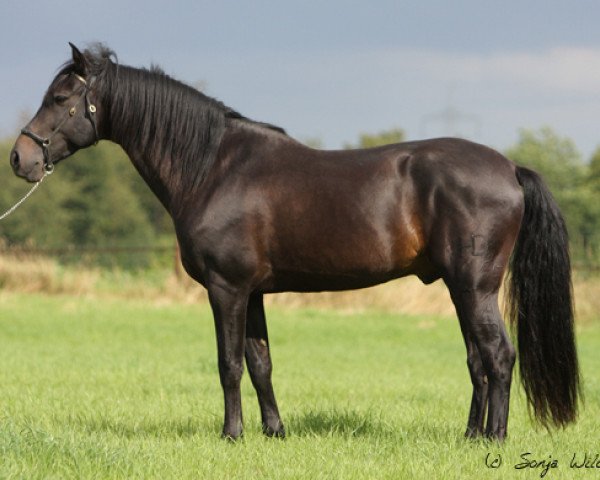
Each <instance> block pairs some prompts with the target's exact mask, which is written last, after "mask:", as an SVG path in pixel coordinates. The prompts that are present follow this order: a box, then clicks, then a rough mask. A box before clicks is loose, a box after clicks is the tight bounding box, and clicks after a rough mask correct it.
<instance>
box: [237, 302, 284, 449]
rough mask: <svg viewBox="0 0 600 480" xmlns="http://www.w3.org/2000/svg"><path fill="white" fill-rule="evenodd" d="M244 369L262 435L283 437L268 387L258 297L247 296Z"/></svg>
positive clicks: (268, 357) (262, 314)
mask: <svg viewBox="0 0 600 480" xmlns="http://www.w3.org/2000/svg"><path fill="white" fill-rule="evenodd" d="M246 365H247V366H248V373H249V374H250V378H251V379H252V384H253V385H254V388H255V389H256V394H257V396H258V403H259V405H260V413H261V417H262V428H263V432H264V433H265V435H268V436H275V437H281V438H283V437H285V430H284V428H283V423H282V422H281V418H280V417H279V410H278V408H277V402H276V401H275V394H274V392H273V384H272V383H271V372H272V369H273V367H272V364H271V355H270V353H269V338H268V335H267V323H266V318H265V310H264V306H263V297H262V295H259V294H255V295H251V296H250V300H249V303H248V315H247V320H246Z"/></svg>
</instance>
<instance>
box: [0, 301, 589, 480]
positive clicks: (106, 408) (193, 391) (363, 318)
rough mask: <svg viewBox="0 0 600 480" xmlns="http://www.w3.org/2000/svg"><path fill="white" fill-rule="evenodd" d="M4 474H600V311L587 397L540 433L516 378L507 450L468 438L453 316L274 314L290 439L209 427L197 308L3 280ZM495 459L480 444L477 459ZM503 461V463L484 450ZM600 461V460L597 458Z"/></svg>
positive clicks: (582, 343)
mask: <svg viewBox="0 0 600 480" xmlns="http://www.w3.org/2000/svg"><path fill="white" fill-rule="evenodd" d="M0 311H1V312H2V315H1V317H0V345H1V348H0V365H1V368H0V393H1V395H0V478H23V479H37V478H39V479H42V478H43V479H63V478H85V479H88V478H97V479H105V478H143V479H146V478H156V479H170V478H174V479H188V478H189V479H205V478H215V479H227V478H232V479H233V478H235V479H238V478H257V479H263V478H277V479H287V478H306V479H315V478H340V479H353V478H365V479H371V478H390V479H392V478H393V479H411V480H412V479H420V478H423V479H438V478H444V479H454V478H456V479H459V478H460V479H465V478H477V479H481V478H484V479H487V478H523V479H526V478H540V477H541V475H542V474H543V473H544V469H543V466H542V467H536V468H525V469H515V465H517V464H521V463H523V462H524V461H523V459H522V458H521V455H522V454H525V453H527V452H531V455H530V456H526V458H528V459H529V460H537V461H538V462H539V461H541V460H544V461H548V460H557V461H558V467H557V468H553V469H550V470H549V471H548V472H547V473H546V475H545V477H544V478H596V477H598V476H599V475H600V468H595V469H592V468H587V469H573V468H570V466H569V463H570V461H571V459H572V456H573V455H574V454H576V455H577V458H576V460H582V459H583V456H584V455H585V454H586V453H587V454H588V457H589V455H591V456H592V457H594V456H595V455H596V453H600V441H599V439H600V438H599V435H598V424H599V423H600V420H599V418H600V353H599V350H600V349H599V346H600V322H593V321H588V322H586V323H585V324H583V326H581V327H580V329H579V332H578V341H579V348H580V357H581V364H582V368H583V374H584V378H585V393H586V404H585V407H584V409H583V410H582V414H581V418H580V421H579V422H578V423H577V424H576V425H575V426H572V427H569V428H568V429H566V430H564V431H559V432H555V433H554V434H552V435H550V434H548V433H547V432H545V431H543V430H536V429H535V428H534V426H533V425H532V424H531V422H530V420H529V418H528V415H527V410H526V406H525V403H524V400H523V395H522V393H521V391H520V390H521V389H520V388H518V387H517V388H514V389H513V392H514V395H513V398H512V402H511V409H512V410H511V418H510V423H509V440H508V441H507V442H506V443H505V444H504V445H503V446H498V445H496V444H489V443H484V442H475V443H474V442H468V441H465V440H463V438H462V433H463V431H464V428H465V425H466V417H467V410H468V404H469V401H470V384H469V379H468V374H467V369H466V364H465V360H466V359H465V353H464V347H463V344H462V339H461V337H460V333H459V328H458V325H457V322H456V320H455V319H454V318H452V317H446V316H444V317H437V316H400V315H395V314H390V313H378V312H377V311H368V310H367V311H366V312H359V313H339V312H333V311H326V310H311V309H306V308H304V309H290V308H281V307H277V306H272V307H271V308H269V309H268V312H267V314H268V317H269V327H270V335H271V343H272V349H273V351H272V355H273V361H274V365H275V371H274V385H275V390H276V394H277V396H278V401H279V404H280V409H281V412H282V415H283V418H284V422H285V423H286V428H287V431H288V438H287V439H286V440H284V441H280V440H274V439H267V438H264V437H263V436H262V434H261V433H260V420H259V412H258V405H257V401H256V396H255V394H254V391H253V389H252V386H251V384H250V381H249V379H248V376H247V375H245V376H244V380H243V386H242V395H243V401H244V414H245V415H244V417H245V425H246V431H245V437H244V439H243V440H242V441H240V442H237V443H235V444H231V443H228V442H225V441H223V440H221V439H220V438H219V434H220V428H221V420H222V418H221V416H222V396H221V389H220V385H219V380H218V375H217V369H216V345H215V339H214V333H213V326H212V318H211V316H210V312H209V310H208V309H207V307H205V306H202V305H200V306H198V305H177V304H159V303H157V302H151V301H142V300H125V299H118V298H113V299H102V300H101V301H100V300H98V299H94V298H87V299H86V298H77V297H72V296H61V295H55V296H43V295H40V294H26V295H25V294H16V293H7V292H4V293H0ZM488 454H490V456H489V457H488ZM498 455H500V456H501V457H502V465H501V466H500V467H499V468H497V469H493V468H488V467H487V466H486V458H487V460H488V463H492V461H493V460H495V459H497V458H498ZM598 466H599V467H600V465H598Z"/></svg>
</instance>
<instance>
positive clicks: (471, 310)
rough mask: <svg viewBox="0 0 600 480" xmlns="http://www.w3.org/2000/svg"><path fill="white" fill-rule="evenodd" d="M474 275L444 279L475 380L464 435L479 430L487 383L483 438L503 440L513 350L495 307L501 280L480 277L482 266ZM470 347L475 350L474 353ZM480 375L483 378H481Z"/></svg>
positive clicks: (483, 412) (506, 419) (513, 355)
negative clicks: (486, 407)
mask: <svg viewBox="0 0 600 480" xmlns="http://www.w3.org/2000/svg"><path fill="white" fill-rule="evenodd" d="M481 261H482V262H483V260H481ZM475 263H479V262H475ZM479 267H481V268H479ZM473 272H477V274H476V275H475V276H473V275H468V274H467V275H464V276H463V275H461V277H462V278H460V279H459V278H457V279H447V280H446V283H447V284H448V288H449V289H450V294H451V296H452V300H453V301H454V304H455V306H456V310H457V313H458V315H459V317H460V322H461V326H462V329H463V333H464V334H465V340H466V343H467V351H468V354H469V359H468V362H469V368H470V372H471V378H472V380H474V381H473V388H474V392H473V402H472V404H471V415H470V416H469V424H468V427H467V434H469V433H470V434H471V435H473V434H475V435H476V434H478V433H479V432H480V430H481V423H482V421H483V416H484V414H485V403H484V400H485V398H484V396H485V386H486V385H485V381H486V380H487V394H488V412H487V426H486V429H485V435H486V436H488V437H490V438H497V439H498V440H503V439H504V438H505V437H506V428H507V422H508V407H509V399H510V384H511V379H512V369H513V366H514V363H515V349H514V347H513V346H512V344H511V342H510V340H509V338H508V335H507V333H506V329H505V328H504V322H503V320H502V317H501V315H500V310H499V308H498V289H499V283H500V278H493V277H492V278H488V279H485V278H482V275H483V276H484V277H485V266H483V265H480V266H478V267H477V268H475V269H474V270H473ZM469 346H471V350H469ZM473 346H474V347H476V350H473ZM475 351H476V352H477V353H478V354H476V353H475ZM480 365H481V367H482V368H480ZM482 370H483V372H482ZM482 373H484V374H485V376H482Z"/></svg>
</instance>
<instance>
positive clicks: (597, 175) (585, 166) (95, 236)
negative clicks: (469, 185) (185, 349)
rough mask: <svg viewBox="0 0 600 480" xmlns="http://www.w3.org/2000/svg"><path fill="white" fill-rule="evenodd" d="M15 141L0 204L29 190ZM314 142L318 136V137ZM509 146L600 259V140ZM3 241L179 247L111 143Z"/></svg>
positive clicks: (538, 137) (381, 139) (65, 166)
mask: <svg viewBox="0 0 600 480" xmlns="http://www.w3.org/2000/svg"><path fill="white" fill-rule="evenodd" d="M404 139H405V134H404V132H403V130H401V129H398V128H395V129H391V130H387V131H383V132H378V133H375V134H367V133H365V134H361V135H360V136H359V138H358V139H357V141H356V143H349V144H346V145H344V148H363V147H373V146H377V145H382V144H387V143H395V142H400V141H403V140H404ZM13 141H14V139H7V140H5V141H2V142H0V159H3V161H4V164H3V165H4V166H2V167H0V171H3V172H4V174H3V175H2V181H1V183H2V188H0V209H1V210H2V211H4V210H6V209H7V208H9V207H10V206H11V205H13V204H14V203H15V202H16V201H17V200H18V199H20V198H21V197H22V196H23V195H24V193H25V192H26V191H27V189H28V186H27V185H26V184H25V183H24V181H23V180H22V179H18V178H16V177H15V176H14V175H13V174H12V171H11V170H10V167H9V164H8V158H9V152H10V149H11V148H12V144H13ZM311 143H313V144H318V141H317V140H314V139H313V140H312V141H311ZM503 153H504V154H505V155H506V156H507V157H508V158H510V159H511V160H513V161H515V162H516V163H517V164H519V165H523V166H526V167H529V168H532V169H534V170H536V171H537V172H539V173H540V174H541V175H542V176H543V177H544V179H545V181H546V183H547V184H548V186H549V187H550V189H551V190H552V192H553V194H554V196H555V197H556V200H557V202H558V204H559V206H560V208H561V210H562V212H563V214H564V216H565V219H566V222H567V226H568V229H569V235H570V238H571V250H572V256H573V259H574V261H575V262H576V263H578V264H586V265H600V147H599V148H598V149H597V150H596V151H595V153H594V154H593V155H592V158H590V159H584V158H583V157H582V155H581V154H580V153H579V152H578V150H577V148H576V146H575V144H574V142H573V141H572V140H571V139H569V138H567V137H564V136H561V135H559V134H558V133H557V132H555V131H553V130H552V129H550V128H547V127H545V128H541V129H538V130H529V129H523V130H521V131H520V132H519V136H518V139H517V141H516V142H515V144H514V145H513V146H511V147H510V148H508V149H507V150H506V151H504V152H503ZM0 165H2V163H0ZM0 242H2V244H3V246H4V247H5V248H6V247H21V248H24V247H29V248H33V247H36V248H40V249H44V248H45V249H56V248H63V249H64V248H65V247H69V246H76V247H88V248H90V249H93V248H98V247H149V246H153V245H156V246H163V247H164V246H165V245H173V248H174V246H175V239H174V233H173V227H172V223H171V220H170V218H169V216H168V214H167V213H166V212H165V210H164V209H163V207H162V205H160V203H159V202H158V200H156V198H155V197H154V195H153V194H152V192H151V191H150V190H149V188H148V187H147V186H146V184H145V183H144V182H143V180H142V179H141V178H140V177H139V175H138V174H137V172H136V171H135V169H134V168H133V166H132V165H131V163H130V161H129V160H128V159H127V157H126V155H125V153H124V152H123V151H122V150H121V148H120V147H119V146H117V145H114V144H111V143H109V142H101V143H100V144H99V145H98V146H97V147H95V148H89V149H86V150H83V151H80V152H78V153H77V154H75V155H74V157H73V158H71V159H68V160H66V161H65V162H63V163H61V164H60V165H59V166H58V167H57V172H56V173H55V174H54V175H53V176H52V177H50V178H49V179H47V181H45V182H44V184H43V186H41V187H40V188H39V189H38V190H37V191H36V192H35V194H34V195H33V196H32V197H31V198H30V199H29V200H28V201H27V202H26V203H25V204H24V205H23V206H22V207H21V208H20V209H19V210H18V211H17V212H15V213H14V214H13V215H11V216H10V217H8V218H6V219H5V220H3V221H2V222H0ZM161 255H162V257H161ZM164 257H165V254H164V251H163V253H153V252H152V251H151V250H144V251H142V252H138V253H136V254H131V253H127V252H123V253H118V254H107V253H105V254H102V255H94V256H93V257H90V261H91V262H93V263H97V264H100V265H108V266H119V267H123V268H143V267H148V266H150V265H152V264H153V263H156V262H164V261H168V262H171V261H172V258H171V257H168V259H165V258H164ZM71 260H72V261H80V260H81V258H72V259H71ZM67 261H69V260H68V259H67Z"/></svg>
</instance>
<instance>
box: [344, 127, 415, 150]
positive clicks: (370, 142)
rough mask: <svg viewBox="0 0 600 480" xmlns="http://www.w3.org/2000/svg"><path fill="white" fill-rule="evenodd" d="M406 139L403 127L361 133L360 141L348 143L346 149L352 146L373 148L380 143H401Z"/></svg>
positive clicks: (345, 145)
mask: <svg viewBox="0 0 600 480" xmlns="http://www.w3.org/2000/svg"><path fill="white" fill-rule="evenodd" d="M404 139H405V134H404V130H402V129H401V128H392V129H390V130H384V131H382V132H379V133H361V134H360V136H359V137H358V143H357V144H352V143H346V144H344V148H345V149H352V148H372V147H379V146H380V145H389V144H392V143H400V142H403V141H404Z"/></svg>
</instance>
